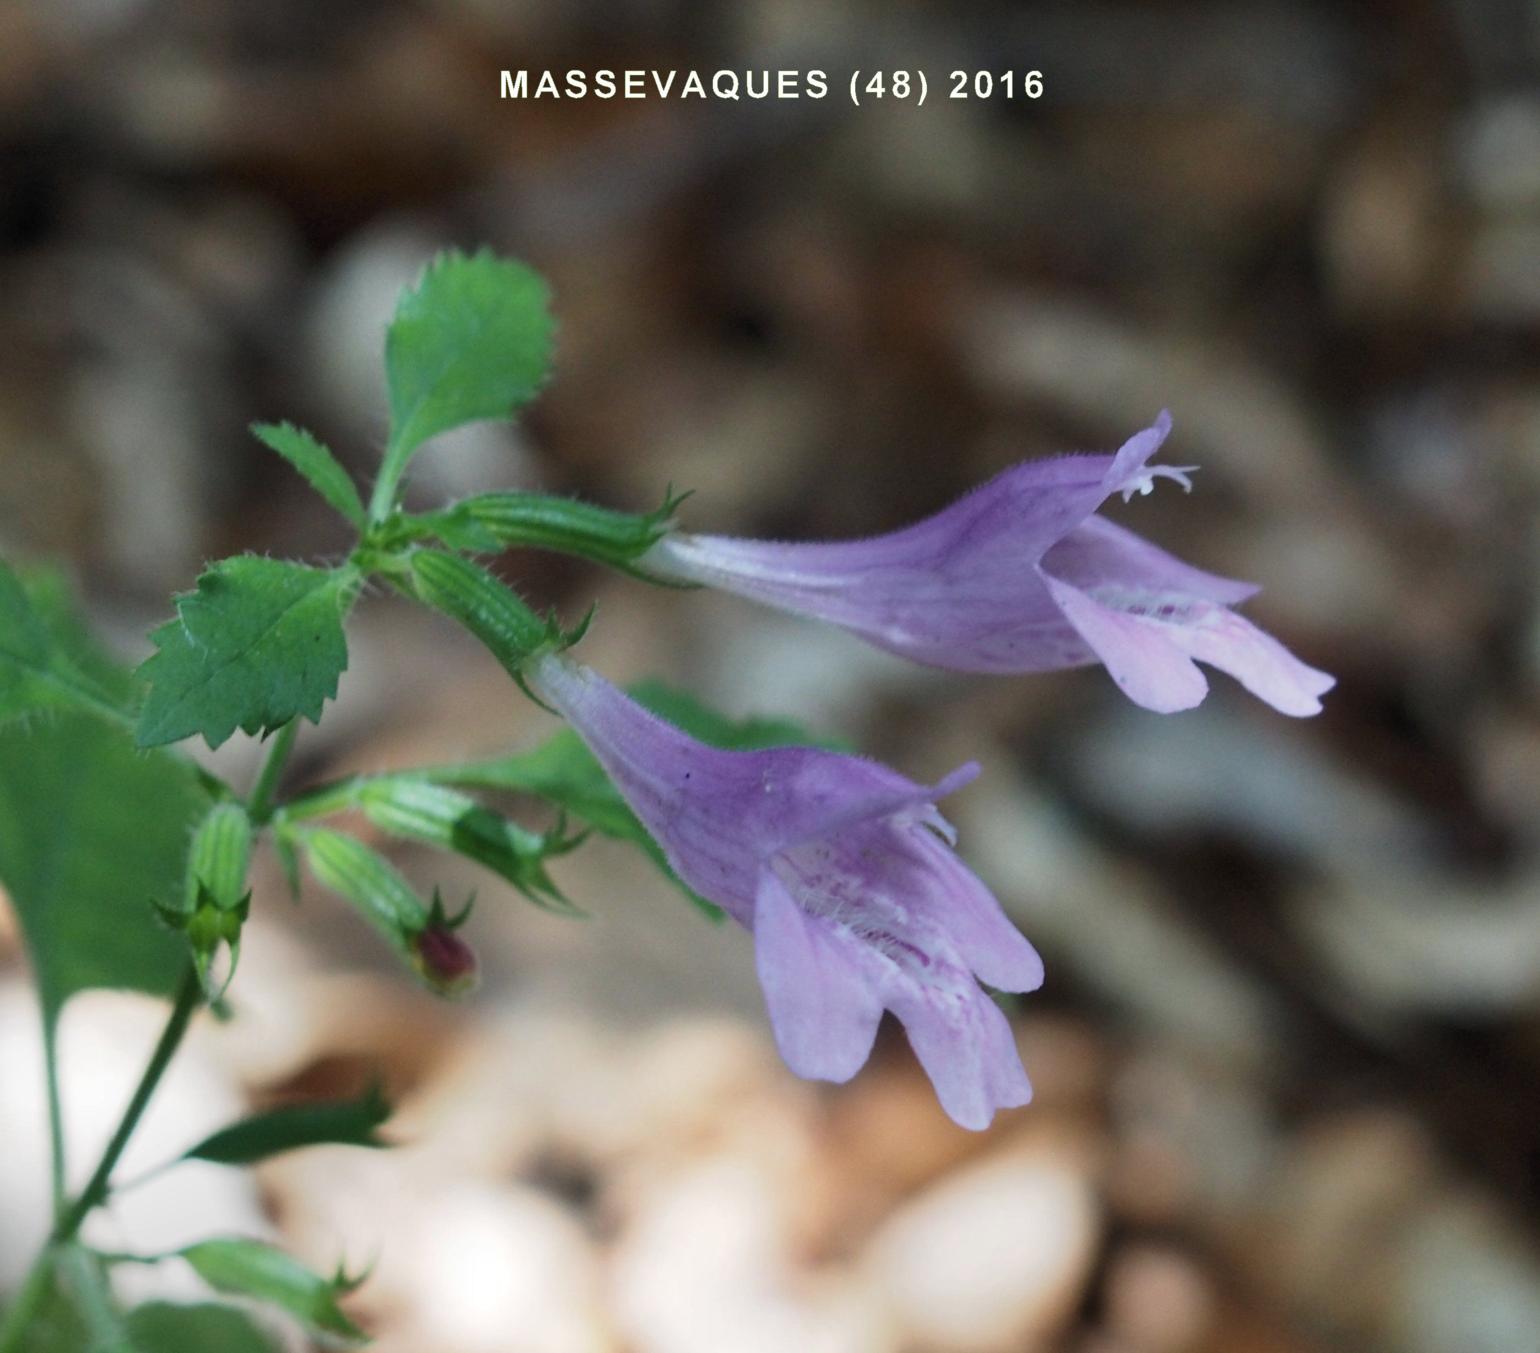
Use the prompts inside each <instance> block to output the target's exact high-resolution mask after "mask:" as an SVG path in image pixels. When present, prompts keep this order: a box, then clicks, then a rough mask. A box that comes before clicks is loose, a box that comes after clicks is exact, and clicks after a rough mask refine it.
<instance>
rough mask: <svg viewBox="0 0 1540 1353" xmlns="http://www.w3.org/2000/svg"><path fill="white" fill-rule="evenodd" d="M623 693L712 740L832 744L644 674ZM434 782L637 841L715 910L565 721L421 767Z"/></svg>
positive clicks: (735, 744) (737, 744) (740, 745)
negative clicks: (520, 741) (742, 715)
mask: <svg viewBox="0 0 1540 1353" xmlns="http://www.w3.org/2000/svg"><path fill="white" fill-rule="evenodd" d="M631 694H632V695H633V696H635V697H636V699H637V700H639V701H640V702H641V703H642V704H643V705H645V706H647V708H649V709H651V710H652V711H653V712H654V713H655V714H658V715H661V716H662V717H663V718H665V719H667V720H669V722H671V723H673V724H675V725H677V726H678V727H680V728H682V729H684V731H685V732H687V733H689V734H690V735H691V736H693V737H697V738H699V739H700V740H701V741H702V742H707V743H710V744H711V745H713V746H716V747H726V748H730V749H739V750H747V749H750V748H756V747H780V746H787V745H790V744H798V745H808V744H814V745H822V746H832V745H834V744H832V743H830V742H829V741H828V740H826V739H825V740H820V739H817V738H814V737H811V736H810V735H809V734H807V733H806V732H804V731H803V730H802V729H801V728H799V727H798V726H797V725H796V724H793V723H788V722H785V721H782V720H777V719H746V720H735V719H730V718H728V717H726V716H725V715H722V714H719V713H717V712H716V711H715V710H712V709H709V708H708V707H707V706H705V705H702V704H701V703H700V702H699V701H697V700H695V699H694V698H693V697H692V696H689V695H686V694H684V693H683V692H681V691H676V690H674V689H672V688H670V687H668V686H665V685H663V684H662V683H660V682H644V683H641V684H639V685H637V686H634V687H632V689H631ZM425 774H426V775H427V776H429V778H431V779H432V780H433V781H435V782H436V783H439V784H456V785H469V786H479V787H481V788H485V789H503V790H512V791H517V792H519V793H525V794H534V795H536V796H537V797H539V798H542V799H545V800H546V801H547V802H548V803H553V804H556V805H557V806H558V807H560V808H563V809H565V810H566V811H568V812H570V813H572V814H573V815H574V816H576V817H578V818H581V819H582V820H583V821H584V822H586V823H588V824H589V825H590V826H591V827H593V829H594V830H595V831H598V832H602V833H603V834H604V835H605V836H610V837H614V838H615V839H617V840H621V841H630V842H632V843H633V844H634V845H637V846H639V847H641V849H642V850H643V851H644V852H645V853H646V854H647V856H648V858H650V859H651V860H652V861H653V863H654V864H656V865H657V866H658V868H659V869H661V870H662V871H663V873H664V874H665V875H666V876H667V877H668V878H669V879H671V880H672V881H673V882H674V883H675V884H676V885H677V886H678V887H679V889H680V890H681V891H682V892H684V894H685V895H686V896H687V897H689V898H690V899H691V900H692V901H693V902H695V903H696V905H697V906H699V907H701V908H702V909H703V910H704V911H706V912H707V913H708V914H710V915H712V916H720V915H721V911H720V909H719V908H718V907H716V906H715V905H714V904H712V903H710V902H708V901H706V899H704V898H703V897H701V896H700V895H699V894H698V893H696V892H695V891H694V890H693V889H691V888H690V887H688V886H687V885H686V884H685V883H684V882H683V881H682V880H680V878H679V877H678V875H676V874H675V873H674V871H673V870H672V869H671V868H670V867H669V865H668V861H667V860H666V859H665V857H664V855H663V851H662V850H661V849H660V848H659V846H658V844H657V842H655V841H654V840H653V839H652V837H651V836H650V835H648V833H647V829H646V828H645V827H643V826H642V824H641V822H640V821H638V820H637V817H636V814H634V813H633V812H632V811H631V809H630V807H629V806H628V805H627V804H626V801H625V800H624V799H623V798H622V797H621V795H620V791H619V790H618V789H616V788H615V786H614V784H613V783H612V782H611V780H610V778H609V776H608V775H606V774H605V773H604V768H603V767H602V766H600V764H599V762H598V761H597V760H596V759H595V758H594V755H593V753H592V752H590V751H589V750H588V748H587V747H585V746H584V745H583V742H582V739H580V738H579V737H578V735H577V734H576V733H574V732H573V731H572V730H571V729H570V728H569V729H563V730H562V731H561V732H559V733H557V734H556V735H555V736H554V737H552V738H551V739H550V740H549V741H548V742H546V743H545V744H544V745H543V746H541V747H538V748H536V749H535V750H534V751H532V752H521V753H517V754H515V755H513V756H504V757H497V758H495V759H493V760H489V761H479V762H473V763H469V764H464V765H458V766H444V767H438V768H435V769H433V770H430V771H427V772H425Z"/></svg>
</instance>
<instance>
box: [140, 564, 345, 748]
mask: <svg viewBox="0 0 1540 1353" xmlns="http://www.w3.org/2000/svg"><path fill="white" fill-rule="evenodd" d="M358 583H359V574H358V571H357V570H356V569H354V568H352V567H346V568H340V569H323V568H311V567H309V566H308V565H305V564H293V563H287V562H284V561H282V560H277V559H260V558H257V557H256V556H255V555H241V556H239V557H238V558H234V559H225V560H221V561H220V562H219V563H217V564H215V565H214V567H213V568H211V569H209V571H208V572H207V573H205V574H204V575H203V576H202V577H201V578H199V579H198V588H197V591H195V592H187V593H184V594H183V595H182V596H180V597H178V598H177V603H176V608H177V618H176V619H175V620H172V621H169V622H168V623H167V624H165V625H162V626H161V627H160V628H159V629H158V630H156V631H155V632H154V633H153V634H152V635H151V636H150V637H151V638H152V639H153V640H154V641H155V645H156V647H157V648H158V649H159V650H160V651H159V652H158V653H156V654H155V655H154V656H152V657H151V658H149V659H148V660H147V661H146V662H145V664H144V665H143V666H142V667H141V668H140V669H139V673H140V675H141V676H142V677H143V678H144V679H145V680H146V681H148V682H149V684H150V693H149V697H148V698H147V699H146V700H145V703H144V709H143V711H142V712H141V714H140V716H139V728H138V734H137V736H138V741H139V745H140V746H141V747H155V746H158V745H160V744H161V743H166V742H176V741H178V740H179V739H181V738H185V737H191V736H192V735H193V734H195V733H201V734H202V735H203V737H204V739H205V741H207V742H208V744H209V746H210V747H218V746H219V745H220V743H222V742H224V741H225V739H226V738H228V737H229V736H230V734H231V733H233V732H234V731H235V730H236V729H237V728H240V729H242V730H244V731H245V732H247V733H270V732H272V731H273V730H275V729H277V728H280V727H282V725H284V724H286V723H288V721H289V720H290V719H293V718H295V717H296V716H298V715H301V714H303V715H304V716H305V717H306V718H308V719H310V720H311V722H316V721H317V720H319V719H320V717H321V706H322V705H323V704H325V702H326V701H327V700H328V699H330V698H331V697H332V696H334V695H336V693H337V680H338V678H339V677H340V676H341V674H342V672H343V670H344V669H345V668H346V667H347V665H348V647H347V639H346V637H345V636H344V634H343V630H342V621H343V617H344V615H345V614H346V612H347V608H348V606H349V605H350V604H351V602H352V600H353V596H354V593H355V592H356V590H357V588H358Z"/></svg>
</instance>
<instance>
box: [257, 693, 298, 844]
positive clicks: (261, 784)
mask: <svg viewBox="0 0 1540 1353" xmlns="http://www.w3.org/2000/svg"><path fill="white" fill-rule="evenodd" d="M298 736H299V720H298V719H290V720H289V722H288V723H286V724H284V726H283V727H282V728H280V729H279V730H278V732H277V734H276V735H275V736H274V738H273V745H272V746H271V747H269V748H268V752H267V760H266V761H264V762H263V763H262V773H261V774H260V775H259V776H258V777H257V783H256V787H255V788H254V789H253V790H252V791H251V801H250V802H249V803H248V804H247V805H246V811H247V812H248V813H249V814H250V815H251V821H252V824H253V825H254V826H257V827H261V826H263V825H264V824H266V822H267V820H268V819H269V818H270V817H272V815H273V795H274V794H275V793H276V792H277V789H278V781H279V779H280V778H281V777H282V776H283V768H284V766H285V765H287V764H288V760H289V753H290V752H291V751H293V750H294V739H295V738H296V737H298Z"/></svg>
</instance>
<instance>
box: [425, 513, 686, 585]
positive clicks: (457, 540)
mask: <svg viewBox="0 0 1540 1353" xmlns="http://www.w3.org/2000/svg"><path fill="white" fill-rule="evenodd" d="M685 496H686V495H684V494H678V495H676V494H673V493H670V494H668V495H667V496H666V497H665V499H664V501H663V505H662V506H661V507H659V508H658V509H657V510H656V511H654V512H648V513H645V514H637V513H630V512H615V511H612V510H611V509H609V508H607V507H596V506H595V505H594V504H592V503H582V502H578V501H576V500H574V499H571V498H554V497H548V496H546V495H544V494H538V493H483V494H480V495H478V496H477V497H475V498H467V499H465V500H464V501H463V502H459V503H456V504H454V506H453V507H449V508H446V509H444V510H443V511H442V512H430V513H423V514H421V515H419V516H415V517H408V518H406V521H407V522H408V523H410V524H412V525H413V526H415V527H417V528H419V529H421V530H424V531H428V532H431V533H432V534H434V535H436V536H437V537H438V538H439V539H440V540H442V541H443V542H444V544H446V545H448V546H449V547H450V548H451V549H456V550H471V551H474V552H476V553H491V552H493V551H497V550H504V549H508V548H511V547H519V548H535V549H542V550H558V551H560V552H562V553H564V554H575V555H579V556H581V557H582V558H584V559H592V560H595V561H596V562H598V563H601V564H609V565H610V566H612V567H614V568H619V569H623V570H624V571H626V572H628V573H633V574H636V575H637V576H639V577H643V578H645V577H647V574H646V573H645V572H642V571H640V570H638V569H637V568H636V561H637V560H638V559H640V558H641V557H642V556H643V555H644V554H646V553H647V551H648V550H650V549H651V548H652V547H653V546H654V545H656V544H657V543H658V541H660V540H662V539H663V537H664V536H666V535H667V534H668V533H669V530H670V529H671V528H672V526H673V524H674V509H675V508H677V507H678V506H679V504H680V503H681V502H683V501H684V498H685Z"/></svg>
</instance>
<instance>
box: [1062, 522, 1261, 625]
mask: <svg viewBox="0 0 1540 1353" xmlns="http://www.w3.org/2000/svg"><path fill="white" fill-rule="evenodd" d="M1043 572H1044V573H1047V574H1049V575H1051V576H1052V577H1055V578H1058V579H1059V580H1060V581H1061V582H1066V583H1070V584H1072V585H1073V586H1075V587H1078V588H1079V589H1080V590H1081V591H1082V592H1091V591H1094V590H1095V589H1096V588H1098V587H1104V586H1107V585H1109V584H1111V585H1115V586H1120V587H1138V588H1142V589H1144V590H1145V591H1154V592H1180V593H1183V594H1185V595H1188V596H1194V597H1204V598H1206V599H1207V600H1209V601H1217V602H1219V603H1220V605H1222V606H1236V605H1239V604H1240V603H1241V602H1243V601H1245V600H1246V599H1247V598H1249V597H1254V596H1255V595H1256V594H1257V592H1258V591H1260V590H1261V589H1260V588H1258V587H1257V585H1256V584H1255V583H1246V582H1241V581H1240V580H1239V579H1236V578H1222V577H1220V576H1219V575H1218V574H1217V573H1206V572H1204V571H1203V570H1202V569H1201V568H1194V567H1193V566H1192V565H1191V564H1186V563H1183V562H1182V560H1180V559H1178V558H1176V556H1175V555H1171V554H1167V553H1166V552H1165V551H1164V550H1163V549H1161V548H1160V547H1159V546H1158V545H1152V544H1151V543H1150V542H1149V541H1148V540H1145V539H1144V538H1143V537H1142V536H1138V535H1135V534H1134V533H1133V532H1132V531H1130V530H1128V529H1127V528H1126V527H1122V526H1119V525H1118V524H1117V523H1116V522H1111V521H1108V520H1107V519H1106V518H1105V517H1087V518H1086V520H1085V521H1083V522H1081V524H1080V525H1079V526H1077V527H1076V528H1075V529H1074V530H1073V531H1071V532H1070V533H1069V534H1068V535H1067V536H1065V537H1064V539H1063V540H1061V541H1059V543H1058V544H1057V545H1055V546H1054V547H1053V548H1052V549H1051V550H1049V551H1048V553H1047V554H1046V555H1044V556H1043Z"/></svg>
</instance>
